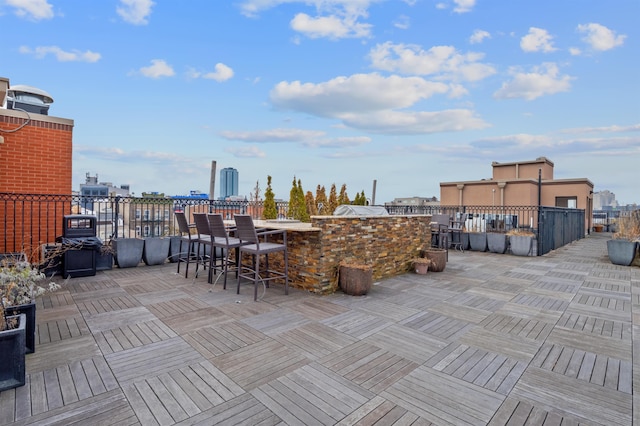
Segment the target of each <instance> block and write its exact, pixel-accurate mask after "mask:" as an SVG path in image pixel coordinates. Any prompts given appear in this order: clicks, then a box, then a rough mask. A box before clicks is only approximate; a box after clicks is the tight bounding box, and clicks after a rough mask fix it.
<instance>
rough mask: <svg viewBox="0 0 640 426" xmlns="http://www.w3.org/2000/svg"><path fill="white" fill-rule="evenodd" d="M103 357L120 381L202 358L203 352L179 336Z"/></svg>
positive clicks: (199, 360) (174, 368)
mask: <svg viewBox="0 0 640 426" xmlns="http://www.w3.org/2000/svg"><path fill="white" fill-rule="evenodd" d="M105 359H106V360H107V362H108V363H109V366H110V367H111V369H112V370H113V373H114V375H115V377H116V378H117V379H118V381H119V382H120V383H122V384H126V383H129V382H132V381H135V380H139V379H141V378H144V377H147V376H157V375H160V374H162V373H166V372H169V371H173V370H177V369H179V368H182V367H184V366H187V365H190V364H193V363H195V362H201V361H203V358H202V355H200V354H199V353H198V352H197V351H196V350H194V349H193V348H192V347H190V346H189V345H188V344H186V343H185V342H184V340H182V339H181V338H179V337H174V338H171V339H168V340H163V341H161V342H157V343H151V344H149V345H144V346H140V347H137V348H133V349H128V350H125V351H120V352H115V353H112V354H109V355H106V356H105Z"/></svg>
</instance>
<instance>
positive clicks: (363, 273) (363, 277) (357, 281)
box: [338, 262, 373, 296]
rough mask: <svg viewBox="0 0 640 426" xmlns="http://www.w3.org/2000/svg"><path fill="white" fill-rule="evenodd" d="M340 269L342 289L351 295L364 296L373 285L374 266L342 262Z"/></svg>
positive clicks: (339, 275) (339, 280)
mask: <svg viewBox="0 0 640 426" xmlns="http://www.w3.org/2000/svg"><path fill="white" fill-rule="evenodd" d="M338 268H339V270H338V283H339V285H340V289H341V290H342V291H343V292H344V293H346V294H349V295H351V296H363V295H365V294H367V293H368V292H369V290H371V286H372V285H373V268H372V267H371V265H367V264H362V263H351V262H341V263H340V265H339V267H338Z"/></svg>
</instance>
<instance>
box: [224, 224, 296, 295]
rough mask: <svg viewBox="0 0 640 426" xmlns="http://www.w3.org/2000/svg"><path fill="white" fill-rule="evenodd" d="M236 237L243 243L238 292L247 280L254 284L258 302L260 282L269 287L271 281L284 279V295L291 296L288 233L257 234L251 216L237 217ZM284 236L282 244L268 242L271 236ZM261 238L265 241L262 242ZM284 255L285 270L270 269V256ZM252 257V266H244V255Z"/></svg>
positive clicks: (276, 231)
mask: <svg viewBox="0 0 640 426" xmlns="http://www.w3.org/2000/svg"><path fill="white" fill-rule="evenodd" d="M234 218H235V221H236V236H237V237H238V238H239V239H240V241H241V242H242V243H243V245H241V246H240V247H239V251H240V264H239V265H238V268H239V273H238V290H237V293H238V294H240V281H241V279H242V278H245V279H247V280H249V281H252V282H253V300H254V301H255V300H258V282H262V283H263V285H264V286H265V288H266V287H268V283H269V281H273V280H277V279H284V294H289V265H288V257H287V231H286V230H284V229H280V230H271V231H269V230H267V231H260V232H257V230H256V228H255V226H254V224H253V219H252V218H251V216H249V215H235V216H234ZM273 235H282V243H273V242H269V241H267V238H268V237H269V236H273ZM260 238H262V239H263V240H262V241H261V240H260ZM278 252H282V253H283V257H284V259H283V270H282V271H277V270H273V269H270V268H269V255H270V254H271V253H278ZM243 254H249V255H251V259H252V262H251V265H249V266H247V265H244V264H242V255H243ZM261 256H264V257H265V261H264V268H263V269H261V263H260V257H261Z"/></svg>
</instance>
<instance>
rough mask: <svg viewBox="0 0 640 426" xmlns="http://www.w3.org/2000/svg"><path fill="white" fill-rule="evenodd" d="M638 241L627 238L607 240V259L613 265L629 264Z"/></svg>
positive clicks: (634, 253)
mask: <svg viewBox="0 0 640 426" xmlns="http://www.w3.org/2000/svg"><path fill="white" fill-rule="evenodd" d="M637 246H638V243H636V242H635V241H628V240H609V241H607V252H608V254H609V260H610V261H611V263H613V264H614V265H622V266H630V265H631V263H633V258H634V257H635V256H636V250H637Z"/></svg>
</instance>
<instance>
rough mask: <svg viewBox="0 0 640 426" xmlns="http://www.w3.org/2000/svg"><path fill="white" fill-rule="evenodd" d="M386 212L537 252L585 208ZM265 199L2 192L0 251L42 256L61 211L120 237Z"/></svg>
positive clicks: (173, 228)
mask: <svg viewBox="0 0 640 426" xmlns="http://www.w3.org/2000/svg"><path fill="white" fill-rule="evenodd" d="M385 208H386V209H387V211H388V212H389V213H390V214H397V215H410V214H429V215H433V214H448V215H449V216H450V217H451V218H454V219H456V220H464V221H465V228H466V229H468V230H475V231H491V232H509V231H510V230H513V229H520V230H530V231H531V232H533V233H534V234H535V235H536V236H537V237H538V239H537V240H538V247H537V253H538V255H540V254H545V253H548V252H549V251H551V250H554V249H556V248H558V247H560V246H561V245H564V244H567V243H568V242H571V241H574V240H576V239H579V238H582V237H583V236H584V230H585V225H584V224H585V214H584V210H577V209H563V208H554V207H544V208H540V209H539V208H538V207H536V206H533V207H532V206H406V205H386V206H385ZM276 209H277V212H278V217H279V218H287V217H288V214H287V213H288V203H287V202H283V201H279V202H276ZM263 210H264V204H263V201H258V202H254V201H223V200H207V199H203V198H193V197H184V198H176V197H160V196H151V197H131V196H127V197H124V196H115V195H114V196H109V197H101V198H97V197H96V198H93V197H88V196H82V195H42V194H10V193H0V238H2V239H1V240H0V253H12V252H25V253H27V254H29V256H30V258H35V259H39V258H40V254H39V251H40V248H41V246H42V245H44V244H49V243H52V242H54V241H56V239H57V238H58V237H60V236H61V235H62V233H63V223H64V216H65V215H70V214H81V215H92V216H95V217H96V218H97V220H96V236H97V237H99V238H100V239H101V240H102V241H104V242H108V241H110V240H112V239H114V238H121V237H140V238H143V237H154V236H170V235H177V234H178V225H177V223H176V221H175V214H174V213H175V212H177V211H183V212H185V214H186V215H187V217H188V218H189V219H190V221H191V222H192V221H193V220H192V219H193V213H220V214H222V215H223V217H225V219H232V218H233V216H234V215H235V214H239V213H241V214H249V215H251V216H252V217H253V218H255V219H259V218H261V217H262V212H263Z"/></svg>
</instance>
